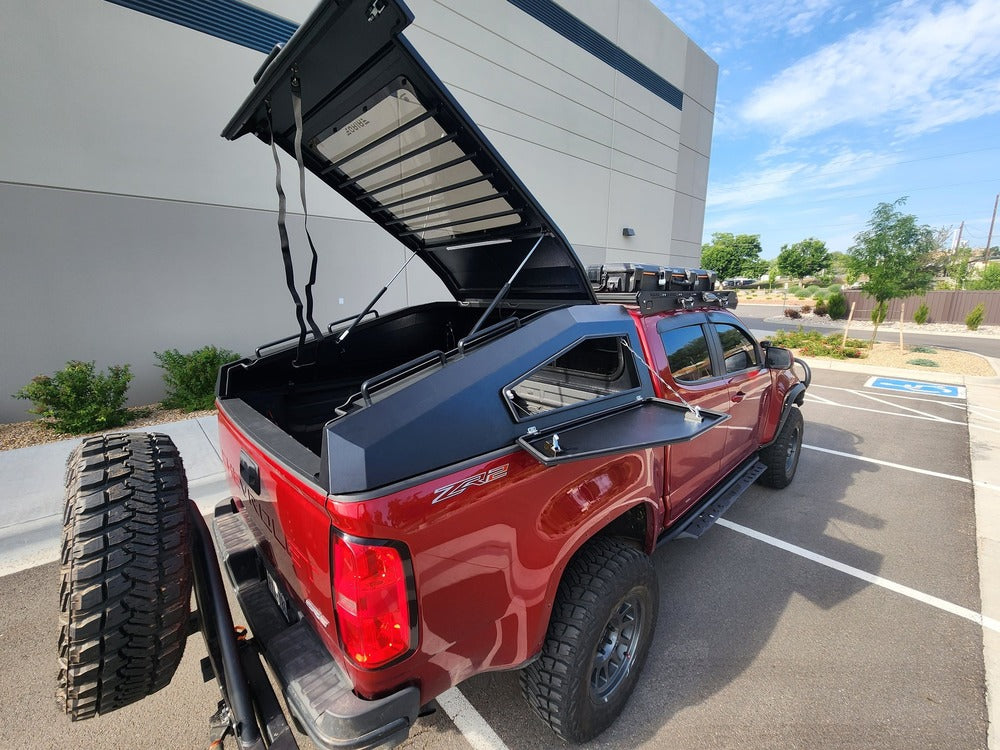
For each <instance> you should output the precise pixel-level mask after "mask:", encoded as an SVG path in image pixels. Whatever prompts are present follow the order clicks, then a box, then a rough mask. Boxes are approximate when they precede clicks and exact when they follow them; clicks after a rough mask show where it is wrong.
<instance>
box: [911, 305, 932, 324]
mask: <svg viewBox="0 0 1000 750" xmlns="http://www.w3.org/2000/svg"><path fill="white" fill-rule="evenodd" d="M930 312H931V311H930V309H929V308H928V307H927V303H926V302H922V303H920V307H918V308H917V311H916V312H915V313H913V322H914V323H916V324H917V325H918V326H922V325H923V324H924V323H926V322H927V316H928V315H929V314H930Z"/></svg>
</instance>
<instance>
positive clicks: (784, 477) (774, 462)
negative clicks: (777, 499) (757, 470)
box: [757, 407, 803, 490]
mask: <svg viewBox="0 0 1000 750" xmlns="http://www.w3.org/2000/svg"><path fill="white" fill-rule="evenodd" d="M802 425H803V422H802V412H800V411H799V410H798V409H796V408H795V407H792V410H791V411H790V412H789V414H788V419H786V420H785V424H784V425H782V427H781V432H780V433H778V438H777V439H776V440H775V441H774V442H773V443H771V444H770V445H769V446H767V447H766V448H764V450H762V451H761V452H760V460H761V461H763V462H764V465H765V466H767V471H765V472H764V473H763V474H761V475H760V478H759V479H758V480H757V481H758V482H759V483H760V484H763V485H764V486H765V487H774V488H775V489H776V490H780V489H783V488H785V487H787V486H788V485H789V484H791V482H792V479H793V478H794V477H795V470H796V469H797V468H798V466H799V455H800V454H801V453H802Z"/></svg>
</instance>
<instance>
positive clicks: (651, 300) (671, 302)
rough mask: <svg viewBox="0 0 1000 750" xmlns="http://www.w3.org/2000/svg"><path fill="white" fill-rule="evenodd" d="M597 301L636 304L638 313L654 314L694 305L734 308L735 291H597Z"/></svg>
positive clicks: (685, 308)
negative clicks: (630, 292) (631, 292)
mask: <svg viewBox="0 0 1000 750" xmlns="http://www.w3.org/2000/svg"><path fill="white" fill-rule="evenodd" d="M597 300H598V302H611V303H614V302H617V303H618V304H621V305H637V306H638V307H639V314H640V315H643V316H646V315H655V314H656V313H661V312H670V311H671V310H692V309H694V308H696V307H718V308H720V309H727V310H735V309H736V304H737V298H736V292H636V293H635V294H628V293H625V294H622V293H620V292H599V293H598V294H597Z"/></svg>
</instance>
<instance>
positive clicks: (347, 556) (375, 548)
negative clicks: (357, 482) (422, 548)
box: [333, 536, 413, 669]
mask: <svg viewBox="0 0 1000 750" xmlns="http://www.w3.org/2000/svg"><path fill="white" fill-rule="evenodd" d="M408 569H409V564H408V560H404V557H403V555H402V554H401V552H400V550H399V549H397V547H395V546H386V545H380V544H366V543H363V542H359V541H356V540H352V541H348V540H346V539H344V538H342V537H340V536H335V537H334V553H333V591H334V602H335V605H336V606H335V609H336V613H337V625H338V627H339V630H340V639H341V642H342V643H343V646H344V651H345V652H346V654H347V655H348V656H349V657H350V658H351V659H352V660H353V661H354V662H355V663H357V664H358V666H361V667H366V668H368V669H374V668H375V667H381V666H383V665H385V664H388V663H389V662H391V661H393V660H394V659H396V658H398V657H400V656H402V655H403V654H405V653H407V652H408V651H409V650H410V648H411V641H412V638H413V636H412V624H411V623H412V621H411V606H410V597H409V587H408V585H407V572H408Z"/></svg>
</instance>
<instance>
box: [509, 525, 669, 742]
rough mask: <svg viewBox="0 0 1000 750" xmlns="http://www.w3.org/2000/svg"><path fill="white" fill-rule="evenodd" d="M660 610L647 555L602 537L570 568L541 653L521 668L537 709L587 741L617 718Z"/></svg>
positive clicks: (559, 729)
mask: <svg viewBox="0 0 1000 750" xmlns="http://www.w3.org/2000/svg"><path fill="white" fill-rule="evenodd" d="M658 608H659V587H658V586H657V582H656V572H655V570H654V569H653V565H652V563H651V561H650V560H649V558H648V557H647V556H646V555H645V554H644V553H643V552H642V551H641V550H638V549H636V548H635V547H633V546H630V545H628V544H626V543H625V542H622V541H619V540H615V539H597V540H595V541H593V542H591V543H589V544H588V545H587V546H586V547H584V548H583V549H582V550H580V552H579V553H578V554H577V556H576V557H575V558H574V559H573V561H572V563H570V565H569V567H568V568H567V569H566V573H565V575H564V576H563V579H562V581H561V583H560V584H559V591H558V594H557V596H556V602H555V605H554V607H553V612H552V619H551V621H550V623H549V631H548V635H547V636H546V639H545V643H544V644H543V646H542V653H541V655H540V657H539V658H538V659H537V660H536V661H534V662H533V663H532V664H530V665H529V666H527V667H525V668H524V669H523V670H522V671H521V690H522V692H523V693H524V697H525V699H526V700H527V701H528V704H529V705H530V706H531V707H532V709H533V710H534V711H535V713H536V714H538V716H539V717H541V719H542V720H543V721H544V722H545V723H546V724H548V725H549V726H550V727H551V728H552V730H553V731H554V732H555V733H556V734H558V735H559V736H560V737H562V738H563V739H565V740H568V741H570V742H586V741H588V740H590V739H593V738H594V737H596V736H597V735H598V734H600V733H601V732H603V731H604V730H605V729H607V728H608V727H609V726H610V725H611V723H612V722H613V721H614V720H615V719H616V718H618V715H619V714H620V713H621V711H622V709H623V708H624V706H625V702H626V701H627V700H628V697H629V695H630V694H631V692H632V690H633V688H634V687H635V684H636V682H637V681H638V679H639V672H640V670H641V669H642V664H643V662H644V661H645V659H646V653H647V652H648V651H649V645H650V642H651V641H652V636H653V630H654V628H655V627H656V617H657V612H658Z"/></svg>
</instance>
